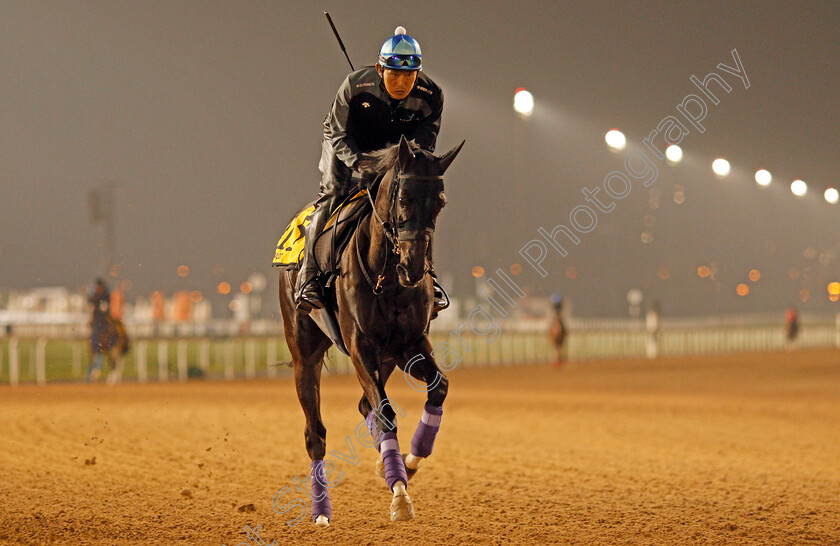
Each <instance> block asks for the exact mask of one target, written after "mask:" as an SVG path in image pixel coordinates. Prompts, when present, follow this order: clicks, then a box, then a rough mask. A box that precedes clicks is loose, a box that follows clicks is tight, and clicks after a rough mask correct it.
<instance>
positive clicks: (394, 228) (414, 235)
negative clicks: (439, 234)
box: [356, 172, 443, 296]
mask: <svg viewBox="0 0 840 546" xmlns="http://www.w3.org/2000/svg"><path fill="white" fill-rule="evenodd" d="M403 180H422V181H427V182H437V183H438V184H436V186H439V187H440V189H441V190H442V189H443V175H437V176H423V175H416V174H406V173H403V172H397V173H396V174H395V175H394V177H393V179H392V180H391V185H390V187H389V191H388V219H387V220H383V219H382V217H381V216H379V213H378V212H377V211H376V203H375V202H374V200H373V196H372V195H371V187H370V186H369V187H367V191H366V192H365V193H367V197H368V201H370V206H371V209H372V210H373V215H374V217H375V218H376V221H377V222H379V225H380V226H382V232H383V233H384V234H385V238H386V239H388V242H389V243H391V250H392V251H393V253H394V254H396V255H399V254H400V241H426V242H429V240H431V238H432V234H433V233H434V232H435V226H434V224H432V225H431V227H428V226H418V225H413V223H409V222H398V221H397V199H398V196H399V194H400V187H401V186H402V182H403ZM360 220H361V219H360ZM389 256H390V252H387V250H386V253H385V262H384V263H383V264H382V272H381V273H380V274H379V275H378V276H377V278H376V283H374V282H373V279H372V278H371V276H370V275H369V274H368V272H367V268H366V267H365V263H364V260H363V259H362V256H361V251H360V250H359V245H358V244H357V245H356V257H357V258H358V260H359V268H360V269H361V270H362V274H363V275H364V277H365V280H366V281H367V282H368V284H369V285H370V287H371V288H372V289H373V293H374V295H377V296H378V295H379V294H381V293H382V281H384V280H385V270H386V269H387V267H388V257H389Z"/></svg>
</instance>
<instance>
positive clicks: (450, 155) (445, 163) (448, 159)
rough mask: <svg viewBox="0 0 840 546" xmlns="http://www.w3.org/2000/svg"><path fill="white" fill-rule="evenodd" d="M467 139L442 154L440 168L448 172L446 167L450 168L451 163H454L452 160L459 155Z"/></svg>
mask: <svg viewBox="0 0 840 546" xmlns="http://www.w3.org/2000/svg"><path fill="white" fill-rule="evenodd" d="M465 142H466V140H462V141H461V143H460V144H458V145H457V146H455V147H454V148H452V149H451V150H449V151H448V152H446V153H445V154H443V155H442V156H440V168H441V172H446V169H448V168H449V165H450V164H451V163H452V160H453V159H455V156H456V155H458V152H460V151H461V148H463V147H464V143H465Z"/></svg>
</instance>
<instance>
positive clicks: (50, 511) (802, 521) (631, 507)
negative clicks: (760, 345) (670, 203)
mask: <svg viewBox="0 0 840 546" xmlns="http://www.w3.org/2000/svg"><path fill="white" fill-rule="evenodd" d="M450 379H451V384H450V393H449V397H448V399H447V401H446V405H445V406H444V412H445V413H444V420H443V424H442V428H441V432H440V434H439V435H438V440H437V444H436V446H435V452H434V454H433V455H432V457H431V458H429V459H428V460H427V461H425V462H424V464H423V466H422V467H421V469H420V472H419V473H418V475H417V476H416V477H415V478H414V479H413V480H412V481H411V483H410V485H409V493H410V494H411V496H412V499H413V501H414V504H415V509H416V513H417V517H416V519H414V520H413V521H411V522H406V523H391V522H390V521H389V519H388V506H389V502H390V493H389V492H388V491H387V488H386V486H385V484H384V482H383V481H382V480H381V479H380V478H377V477H376V476H375V475H374V473H373V467H374V460H375V452H374V450H372V449H371V448H366V447H363V446H362V445H361V444H360V443H359V441H358V440H357V439H356V438H355V436H354V430H355V427H356V425H357V424H358V423H359V422H360V420H361V416H360V415H359V414H358V412H357V411H356V409H355V407H356V403H357V401H358V398H359V396H360V394H361V390H360V387H359V386H358V383H357V381H356V379H355V378H354V377H338V376H336V377H329V376H328V375H327V374H326V373H325V377H324V381H323V385H322V396H323V407H322V411H323V415H324V421H325V423H326V426H327V429H328V436H327V438H328V447H327V449H328V450H333V449H334V450H340V451H342V452H344V453H346V454H350V453H351V452H352V451H353V449H355V451H356V455H357V457H358V459H359V460H360V461H359V462H358V463H357V464H353V462H350V461H345V460H342V459H340V458H337V457H331V456H328V457H327V459H330V460H333V461H335V463H336V468H337V470H339V471H341V472H342V475H343V478H342V482H341V483H339V484H338V485H336V486H335V487H334V488H333V489H332V490H331V494H332V504H333V520H332V526H331V527H330V528H329V529H318V528H316V527H315V526H314V525H313V524H312V522H311V520H310V519H309V518H308V516H307V518H306V519H305V520H303V521H301V522H300V524H298V525H295V526H289V525H287V524H286V521H287V520H291V519H294V517H295V516H296V515H297V511H296V510H293V511H290V512H287V513H285V514H280V513H277V512H275V511H274V510H273V509H272V497H273V496H274V495H275V493H277V492H278V490H280V489H281V488H283V487H289V488H290V489H294V485H295V484H294V479H295V477H296V476H301V477H302V476H304V475H305V474H307V473H308V469H309V458H308V456H307V455H306V451H305V448H304V444H303V414H302V412H301V410H300V407H299V405H298V402H297V398H296V396H295V394H294V386H293V384H292V382H291V380H290V379H279V380H274V381H269V380H257V381H237V382H232V383H224V382H190V383H187V384H147V385H137V384H124V385H119V386H117V387H105V386H103V385H75V384H65V385H48V386H46V387H37V386H29V385H27V386H22V387H19V388H16V389H12V388H10V387H7V386H4V387H0V412H1V413H2V419H0V544H18V543H22V544H41V543H47V544H134V543H145V544H176V543H183V544H227V545H229V546H231V545H235V544H239V543H245V544H259V542H258V541H256V540H250V541H249V539H248V537H247V536H246V534H245V532H244V531H243V528H244V526H246V525H249V526H250V527H251V528H256V527H258V526H262V530H261V531H259V535H260V537H262V539H263V540H264V541H265V544H271V543H272V541H273V540H276V541H277V544H383V543H392V542H393V543H397V541H399V543H400V544H546V543H564V544H595V543H598V544H619V543H620V544H676V543H689V544H696V543H703V544H840V351H810V352H794V353H776V354H751V355H730V356H706V357H694V358H680V359H659V360H654V361H621V362H585V363H572V364H569V365H567V366H566V367H565V368H562V369H559V370H558V369H554V368H551V367H548V366H529V367H505V368H465V369H461V368H458V369H456V370H454V371H453V372H451V374H450ZM388 391H389V395H390V396H391V397H392V398H393V399H395V400H396V402H397V403H398V404H399V405H400V406H401V407H403V408H404V409H405V410H406V412H407V413H408V417H407V418H405V419H401V420H400V424H401V428H400V433H399V436H400V441H401V446H402V447H403V450H404V451H405V450H407V448H408V445H409V441H410V438H411V435H412V434H413V432H414V428H415V426H416V423H417V420H418V418H419V415H420V411H421V409H422V404H423V401H424V396H423V395H422V394H421V393H419V392H416V391H414V390H412V389H411V388H409V387H408V385H407V384H406V382H405V380H404V378H403V377H402V375H401V374H395V375H394V377H393V378H392V379H391V382H390V383H389V389H388ZM345 440H346V441H347V443H345ZM348 446H350V447H348ZM350 457H352V455H350ZM91 463H93V464H91ZM294 496H295V494H294V493H290V494H287V495H286V496H285V497H284V499H285V500H284V502H289V501H290V500H291V498H292V497H294ZM297 496H301V495H297ZM278 506H279V505H278Z"/></svg>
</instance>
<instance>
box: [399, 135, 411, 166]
mask: <svg viewBox="0 0 840 546" xmlns="http://www.w3.org/2000/svg"><path fill="white" fill-rule="evenodd" d="M399 157H400V170H401V171H405V170H406V169H408V164H409V163H411V161H412V160H413V159H414V152H412V151H411V146H409V145H408V140H406V138H405V135H401V136H400V156H399Z"/></svg>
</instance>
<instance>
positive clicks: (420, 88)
mask: <svg viewBox="0 0 840 546" xmlns="http://www.w3.org/2000/svg"><path fill="white" fill-rule="evenodd" d="M416 87H417V89H419V90H420V91H424V92H426V93H428V94H429V95H431V94H432V92H431V91H430V90H428V89H426V88H425V87H423V86H422V85H418V86H416Z"/></svg>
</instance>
